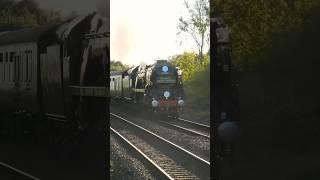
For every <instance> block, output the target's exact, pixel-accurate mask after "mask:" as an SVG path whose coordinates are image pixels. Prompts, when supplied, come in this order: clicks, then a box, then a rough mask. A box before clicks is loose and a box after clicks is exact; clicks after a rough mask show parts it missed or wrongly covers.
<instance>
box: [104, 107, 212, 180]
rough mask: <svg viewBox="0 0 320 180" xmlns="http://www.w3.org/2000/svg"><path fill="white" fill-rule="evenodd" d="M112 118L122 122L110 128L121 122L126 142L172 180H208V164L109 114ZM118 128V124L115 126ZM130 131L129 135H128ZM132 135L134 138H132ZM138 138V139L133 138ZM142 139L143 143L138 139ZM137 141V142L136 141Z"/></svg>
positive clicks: (172, 144) (162, 139)
mask: <svg viewBox="0 0 320 180" xmlns="http://www.w3.org/2000/svg"><path fill="white" fill-rule="evenodd" d="M110 114H111V115H112V116H114V117H116V118H117V119H120V120H122V121H114V122H116V123H111V126H114V124H117V123H120V122H121V124H122V125H121V127H120V128H119V129H126V131H121V133H124V134H123V135H124V136H125V137H126V138H127V139H128V141H130V142H132V141H134V144H136V146H137V147H138V148H140V149H141V151H142V152H144V154H146V155H147V156H148V157H150V159H153V160H154V161H155V162H156V163H157V164H158V165H159V166H160V167H161V168H163V169H164V171H166V172H167V173H168V174H169V175H171V176H172V178H174V179H209V175H210V162H208V161H206V160H204V159H202V158H200V157H198V156H197V155H194V154H192V153H191V152H189V151H187V150H185V149H183V148H181V147H180V146H177V145H176V144H174V143H172V142H170V141H168V140H166V139H164V138H162V137H160V136H158V135H156V134H154V133H152V132H150V131H148V130H146V129H144V128H143V127H140V126H138V125H135V124H134V123H132V122H130V121H128V120H126V119H124V118H122V117H120V116H118V115H115V114H113V113H110ZM117 126H119V124H118V125H117ZM128 129H130V132H133V133H130V134H131V135H128ZM132 134H134V136H132ZM135 137H139V138H135ZM140 138H143V141H142V140H141V139H140ZM137 139H139V140H137Z"/></svg>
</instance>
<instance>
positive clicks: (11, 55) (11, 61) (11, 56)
mask: <svg viewBox="0 0 320 180" xmlns="http://www.w3.org/2000/svg"><path fill="white" fill-rule="evenodd" d="M15 54H16V53H14V52H10V57H9V65H8V66H9V68H8V69H9V76H8V78H9V81H11V80H12V79H13V78H12V75H11V67H10V66H11V63H13V59H14V57H15ZM12 74H14V70H13V73H12Z"/></svg>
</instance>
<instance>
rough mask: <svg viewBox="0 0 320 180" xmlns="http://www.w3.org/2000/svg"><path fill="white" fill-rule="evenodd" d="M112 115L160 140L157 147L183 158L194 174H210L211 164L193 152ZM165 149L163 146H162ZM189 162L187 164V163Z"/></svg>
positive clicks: (149, 136) (117, 116)
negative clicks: (160, 146) (160, 145)
mask: <svg viewBox="0 0 320 180" xmlns="http://www.w3.org/2000/svg"><path fill="white" fill-rule="evenodd" d="M110 115H112V116H114V117H116V118H118V119H120V120H122V122H125V123H126V124H129V125H130V126H131V127H134V128H136V129H139V130H140V132H143V133H144V134H147V136H146V137H148V138H154V139H157V140H158V143H157V145H158V146H159V144H163V145H164V146H165V147H166V149H168V150H169V151H170V152H173V153H172V154H175V155H179V156H180V157H183V158H182V159H183V161H185V164H184V166H188V168H191V169H193V171H194V173H197V174H198V175H199V176H202V177H203V176H205V175H204V174H202V173H201V172H204V171H205V172H207V171H208V172H210V162H209V161H207V160H205V159H203V158H201V157H199V156H198V155H195V154H193V153H192V152H190V151H188V150H186V149H184V148H182V147H180V146H178V145H176V144H175V143H173V142H170V141H168V140H167V139H165V138H163V137H161V136H159V135H157V134H155V133H153V132H151V131H149V130H147V129H145V128H143V127H141V126H139V125H136V124H134V123H133V122H131V121H129V120H127V119H125V118H123V117H121V116H119V115H116V114H114V113H110ZM162 148H163V146H162ZM186 162H187V163H186Z"/></svg>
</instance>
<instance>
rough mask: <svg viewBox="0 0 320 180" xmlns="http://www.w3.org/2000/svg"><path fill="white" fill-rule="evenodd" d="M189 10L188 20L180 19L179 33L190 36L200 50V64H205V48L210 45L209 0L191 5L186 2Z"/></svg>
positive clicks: (186, 0) (187, 0) (198, 1)
mask: <svg viewBox="0 0 320 180" xmlns="http://www.w3.org/2000/svg"><path fill="white" fill-rule="evenodd" d="M184 4H185V7H186V8H187V10H188V13H189V17H188V18H183V17H180V18H179V24H178V29H179V33H178V34H181V33H184V34H188V35H190V36H191V37H192V38H193V40H194V41H195V44H196V46H197V49H198V56H199V57H198V60H199V64H201V63H202V62H203V54H204V52H203V48H204V46H205V45H208V44H209V26H210V14H209V13H210V8H209V1H208V0H196V1H194V3H193V4H192V5H190V2H189V0H185V1H184Z"/></svg>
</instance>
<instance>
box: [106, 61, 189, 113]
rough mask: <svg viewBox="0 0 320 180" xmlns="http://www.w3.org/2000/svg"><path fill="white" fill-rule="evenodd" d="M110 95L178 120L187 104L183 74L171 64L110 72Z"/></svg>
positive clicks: (158, 63) (166, 62)
mask: <svg viewBox="0 0 320 180" xmlns="http://www.w3.org/2000/svg"><path fill="white" fill-rule="evenodd" d="M110 93H111V97H112V98H121V99H126V100H129V101H132V102H133V103H136V104H138V105H142V106H143V107H144V108H145V109H147V110H151V111H152V112H155V113H157V114H165V115H172V116H178V114H179V113H181V112H183V107H184V103H185V101H184V99H185V95H184V91H183V87H182V81H181V72H180V71H179V69H177V68H176V67H175V66H174V65H172V64H170V63H169V62H168V61H167V60H157V61H156V63H154V64H152V65H148V66H143V65H140V66H135V67H132V68H130V69H128V70H126V71H123V72H110Z"/></svg>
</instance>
